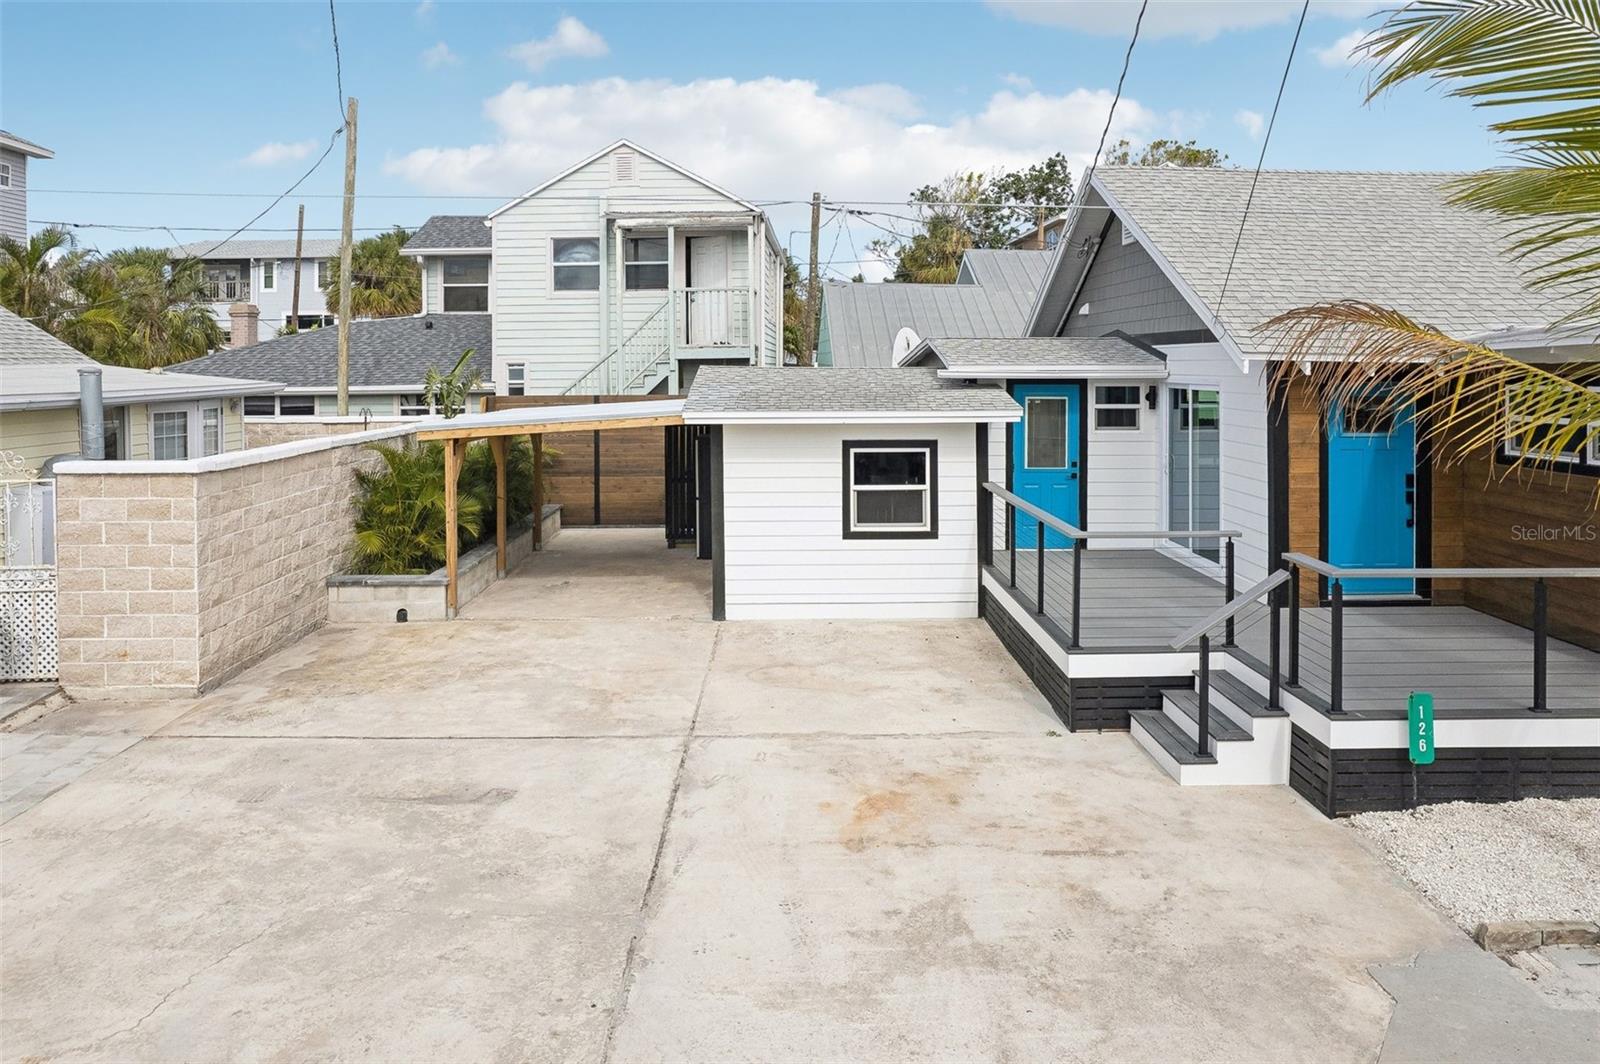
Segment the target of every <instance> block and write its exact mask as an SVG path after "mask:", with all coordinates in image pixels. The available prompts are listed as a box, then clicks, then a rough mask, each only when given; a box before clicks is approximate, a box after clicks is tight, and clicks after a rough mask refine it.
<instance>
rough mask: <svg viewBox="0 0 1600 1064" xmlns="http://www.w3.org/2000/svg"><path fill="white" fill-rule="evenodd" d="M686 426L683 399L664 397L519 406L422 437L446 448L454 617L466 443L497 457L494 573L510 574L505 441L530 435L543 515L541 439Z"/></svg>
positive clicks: (536, 497) (537, 508)
mask: <svg viewBox="0 0 1600 1064" xmlns="http://www.w3.org/2000/svg"><path fill="white" fill-rule="evenodd" d="M682 424H683V400H682V399H663V400H659V401H648V402H640V403H627V404H591V403H585V404H582V405H577V404H574V405H570V406H544V407H517V408H513V409H509V410H495V411H490V412H488V413H483V414H465V415H462V416H461V417H456V418H451V419H449V420H448V421H445V422H443V423H441V424H440V425H438V427H434V428H426V429H423V430H421V431H419V432H418V433H417V439H418V440H420V441H427V440H438V441H440V442H442V443H443V444H444V501H445V578H446V583H445V606H446V608H447V609H448V610H449V611H450V613H451V615H454V613H455V610H456V606H457V599H456V596H457V578H458V575H459V573H458V570H459V567H460V560H461V549H460V542H459V536H458V534H457V530H456V519H457V514H458V512H459V495H460V493H459V483H458V482H459V480H460V477H461V467H462V464H463V462H464V461H465V459H466V454H467V445H468V444H470V443H471V442H472V441H474V440H487V441H488V442H489V449H490V451H491V453H492V454H493V455H494V496H495V528H494V536H495V573H496V575H499V576H503V575H504V574H505V571H506V440H507V439H508V438H510V437H513V436H527V437H529V438H530V439H531V441H532V443H533V453H534V463H533V512H534V513H535V514H539V513H542V512H543V506H544V476H543V471H542V463H541V462H540V461H539V458H538V456H539V442H540V437H541V436H543V435H545V434H547V433H549V434H553V433H560V432H604V431H605V430H607V429H639V428H653V427H661V428H668V427H671V426H674V425H682ZM533 527H534V544H535V547H536V548H537V546H538V544H539V539H538V536H539V522H538V521H535V522H534V526H533Z"/></svg>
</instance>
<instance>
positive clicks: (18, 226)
mask: <svg viewBox="0 0 1600 1064" xmlns="http://www.w3.org/2000/svg"><path fill="white" fill-rule="evenodd" d="M55 157H56V153H55V152H53V151H51V150H50V149H49V148H46V147H43V146H42V145H38V144H35V143H34V142H33V141H31V140H24V139H23V138H21V137H19V136H17V135H16V134H15V133H7V132H6V131H5V130H3V129H0V236H8V237H10V238H11V239H12V240H15V241H18V242H19V243H26V242H27V239H28V160H29V159H54V158H55Z"/></svg>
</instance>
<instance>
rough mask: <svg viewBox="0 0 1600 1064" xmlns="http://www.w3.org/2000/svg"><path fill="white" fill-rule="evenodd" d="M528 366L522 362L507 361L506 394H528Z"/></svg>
mask: <svg viewBox="0 0 1600 1064" xmlns="http://www.w3.org/2000/svg"><path fill="white" fill-rule="evenodd" d="M527 383H528V367H527V366H526V365H525V364H524V363H521V362H507V363H506V394H507V395H526V394H527V392H526V391H525V390H524V389H525V388H526V387H527Z"/></svg>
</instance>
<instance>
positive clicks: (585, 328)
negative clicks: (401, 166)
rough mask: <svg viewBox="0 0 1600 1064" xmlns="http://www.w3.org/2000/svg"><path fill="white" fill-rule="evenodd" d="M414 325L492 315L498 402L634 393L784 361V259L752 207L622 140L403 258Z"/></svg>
mask: <svg viewBox="0 0 1600 1064" xmlns="http://www.w3.org/2000/svg"><path fill="white" fill-rule="evenodd" d="M406 252H407V253H408V254H410V255H412V256H414V257H415V258H417V259H418V260H419V261H420V262H421V263H422V269H423V306H422V312H423V313H424V314H428V315H433V314H481V313H484V312H485V311H487V312H489V314H490V315H491V317H492V335H493V351H494V356H493V376H494V384H495V391H496V392H497V393H498V394H501V395H524V394H526V395H541V394H542V395H551V394H572V395H614V394H623V395H644V394H648V393H651V392H677V391H681V390H683V389H685V388H687V387H688V384H689V382H690V381H691V380H692V379H693V377H694V373H695V371H696V370H697V369H698V367H699V366H701V365H703V364H705V363H708V362H717V363H729V362H731V363H744V364H751V363H755V364H761V365H779V364H781V363H782V361H783V350H782V336H783V329H782V314H783V290H782V286H783V269H782V251H781V248H780V245H779V243H778V239H777V235H776V234H775V232H774V231H773V228H772V224H771V222H770V221H769V219H768V218H767V216H766V214H765V213H764V212H762V210H761V209H760V208H759V207H757V206H755V205H754V204H752V203H750V202H748V201H747V200H743V199H740V198H739V197H738V196H736V195H734V194H733V193H731V192H728V191H726V190H724V189H721V188H719V187H717V186H716V185H714V184H712V183H711V182H709V181H707V180H706V179H704V178H702V177H699V176H697V175H695V174H693V173H690V172H689V171H688V170H685V169H684V168H682V167H680V166H678V165H676V164H674V163H671V162H669V161H667V160H666V159H663V158H661V157H660V156H658V155H656V154H654V153H652V152H650V151H648V150H646V149H644V148H641V147H639V146H638V145H636V144H633V143H632V142H630V141H626V140H620V141H617V142H616V143H614V144H612V145H610V146H608V147H606V148H604V149H602V150H601V151H598V152H596V153H595V154H593V155H591V156H589V157H588V158H586V159H584V160H583V161H581V162H579V163H577V164H576V165H574V166H572V167H570V168H568V169H566V170H564V171H562V172H561V173H559V174H557V175H556V176H554V177H552V178H551V179H549V180H548V181H546V182H544V183H543V184H541V185H538V186H537V187H535V188H533V189H531V190H530V191H528V192H527V193H526V194H524V195H522V196H520V197H518V198H517V199H515V200H513V201H511V202H510V203H507V204H506V205H505V206H503V207H500V208H499V209H498V210H496V211H493V212H492V213H490V214H488V215H485V216H482V217H478V216H463V215H443V216H439V217H435V218H432V219H430V220H429V221H428V223H427V224H426V225H424V226H423V227H422V228H421V229H420V230H418V231H417V233H416V235H415V236H413V237H412V238H411V240H410V242H409V243H408V244H407V245H406Z"/></svg>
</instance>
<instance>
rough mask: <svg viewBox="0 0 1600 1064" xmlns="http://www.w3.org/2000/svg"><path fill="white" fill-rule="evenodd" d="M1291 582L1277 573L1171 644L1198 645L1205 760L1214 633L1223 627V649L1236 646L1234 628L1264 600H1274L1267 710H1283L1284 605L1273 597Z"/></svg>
mask: <svg viewBox="0 0 1600 1064" xmlns="http://www.w3.org/2000/svg"><path fill="white" fill-rule="evenodd" d="M1288 582H1289V573H1288V571H1287V570H1284V569H1278V570H1275V571H1273V572H1271V573H1268V574H1267V576H1266V577H1265V578H1264V579H1262V580H1258V581H1256V582H1255V583H1254V584H1251V585H1250V587H1249V588H1247V589H1246V590H1245V592H1244V593H1243V594H1241V595H1238V596H1231V595H1230V597H1229V599H1228V601H1226V602H1224V603H1223V604H1222V605H1221V606H1218V607H1217V608H1216V609H1215V610H1213V611H1211V612H1210V613H1209V614H1207V615H1206V616H1205V617H1203V618H1201V620H1200V621H1198V622H1197V623H1195V624H1193V625H1190V626H1189V627H1188V628H1186V629H1184V630H1183V631H1182V632H1180V633H1178V635H1177V636H1176V637H1175V638H1174V639H1173V640H1172V641H1171V643H1170V646H1171V647H1172V649H1173V650H1182V649H1183V648H1184V647H1187V646H1188V645H1189V644H1190V643H1193V642H1195V641H1196V640H1198V641H1199V644H1200V668H1199V677H1198V678H1197V680H1196V682H1195V693H1196V694H1197V695H1198V696H1199V703H1200V705H1199V711H1198V713H1197V720H1196V722H1195V723H1196V726H1197V727H1196V736H1195V753H1196V754H1199V755H1200V756H1201V757H1206V756H1208V755H1209V754H1210V752H1211V731H1210V729H1211V633H1212V632H1214V631H1216V629H1217V626H1218V625H1219V624H1220V625H1222V627H1223V632H1224V637H1223V645H1224V646H1227V647H1232V646H1234V635H1235V625H1236V624H1237V622H1238V618H1239V615H1240V614H1241V613H1243V612H1244V611H1245V610H1247V609H1249V608H1250V607H1252V606H1254V605H1256V604H1257V603H1258V602H1260V601H1261V600H1262V596H1271V597H1270V599H1269V600H1268V601H1267V603H1266V605H1267V610H1268V617H1269V618H1270V620H1269V622H1268V623H1269V625H1270V635H1269V636H1268V639H1269V642H1270V653H1271V664H1270V665H1268V672H1269V673H1270V675H1269V677H1268V681H1267V682H1268V691H1269V693H1268V695H1267V708H1268V709H1282V708H1283V704H1282V690H1283V684H1282V661H1281V660H1280V657H1281V649H1280V644H1281V640H1280V639H1279V625H1280V624H1281V623H1282V622H1281V620H1280V613H1281V611H1282V608H1283V607H1282V605H1281V604H1280V603H1279V602H1278V596H1277V595H1275V594H1274V592H1276V591H1277V589H1278V588H1280V587H1282V586H1283V585H1284V584H1286V583H1288Z"/></svg>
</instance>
